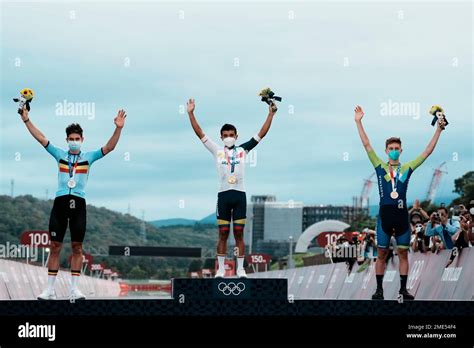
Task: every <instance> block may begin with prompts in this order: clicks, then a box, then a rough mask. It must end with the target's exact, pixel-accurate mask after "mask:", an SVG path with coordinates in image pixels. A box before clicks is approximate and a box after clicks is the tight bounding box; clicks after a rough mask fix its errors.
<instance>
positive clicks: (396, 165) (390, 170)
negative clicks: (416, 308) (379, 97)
mask: <svg viewBox="0 0 474 348" xmlns="http://www.w3.org/2000/svg"><path fill="white" fill-rule="evenodd" d="M354 111H355V122H356V124H357V129H358V131H359V135H360V138H361V140H362V144H363V145H364V147H365V150H366V151H367V154H368V156H369V159H370V161H371V162H372V165H373V166H374V168H375V172H376V174H377V183H378V188H379V194H380V209H379V215H378V219H377V261H376V263H375V274H376V278H377V290H376V291H375V293H374V294H373V295H372V299H374V300H383V287H382V283H383V275H384V272H385V264H386V262H385V260H386V258H387V256H388V251H389V249H388V248H389V245H390V238H391V237H392V235H394V236H395V239H396V241H397V248H398V257H399V259H400V291H399V293H400V295H401V296H402V297H403V299H405V300H413V299H414V297H413V295H411V294H410V293H409V292H408V290H407V288H406V283H407V278H408V248H409V246H410V235H411V229H410V223H409V221H408V219H409V218H408V209H407V203H406V193H407V188H408V182H409V180H410V176H411V175H412V173H413V171H414V170H415V169H416V168H418V166H420V165H421V164H422V163H423V162H424V161H425V160H426V158H427V157H428V156H429V155H430V154H431V153H432V152H433V150H434V148H435V146H436V143H437V142H438V139H439V136H440V134H441V131H442V130H443V126H444V124H442V123H443V122H444V121H442V120H441V121H439V123H438V125H437V127H436V130H435V133H434V135H433V137H432V139H431V141H430V142H429V144H428V146H427V147H426V149H425V151H423V153H422V154H421V155H420V156H418V157H417V158H416V159H414V160H412V161H410V162H407V163H405V164H401V163H400V161H399V157H400V154H401V153H402V143H401V140H400V139H399V138H394V137H392V138H389V139H387V141H386V142H385V153H386V154H387V155H388V161H387V162H384V161H383V160H381V159H380V158H379V157H378V156H377V155H376V154H375V151H374V149H373V148H372V146H371V145H370V142H369V138H368V137H367V134H366V133H365V130H364V127H363V126H362V118H363V117H364V110H362V108H361V107H360V106H356V108H355V110H354Z"/></svg>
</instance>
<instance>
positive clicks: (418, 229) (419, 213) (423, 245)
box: [409, 199, 430, 253]
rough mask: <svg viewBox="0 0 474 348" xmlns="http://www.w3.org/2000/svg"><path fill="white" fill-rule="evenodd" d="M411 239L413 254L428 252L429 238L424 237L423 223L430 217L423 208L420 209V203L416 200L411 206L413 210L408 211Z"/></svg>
mask: <svg viewBox="0 0 474 348" xmlns="http://www.w3.org/2000/svg"><path fill="white" fill-rule="evenodd" d="M409 213H410V226H411V239H410V248H411V250H412V251H413V252H416V251H419V252H421V253H423V252H425V251H427V250H428V246H429V244H430V237H427V236H426V235H425V226H424V224H423V223H424V221H426V220H429V219H430V217H429V215H428V213H427V212H426V211H424V210H423V208H421V207H420V201H419V200H418V199H417V200H416V201H415V203H414V204H413V208H411V209H410V210H409Z"/></svg>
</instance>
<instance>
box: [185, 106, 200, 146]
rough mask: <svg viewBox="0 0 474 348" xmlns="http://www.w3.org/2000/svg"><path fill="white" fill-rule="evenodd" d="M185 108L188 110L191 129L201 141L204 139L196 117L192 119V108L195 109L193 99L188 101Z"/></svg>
mask: <svg viewBox="0 0 474 348" xmlns="http://www.w3.org/2000/svg"><path fill="white" fill-rule="evenodd" d="M186 106H187V109H188V115H189V121H191V126H192V127H193V130H194V133H196V135H197V136H198V138H199V139H202V138H203V137H204V132H203V131H202V129H201V127H200V126H199V123H198V122H197V120H196V117H194V108H195V107H196V105H195V104H194V99H189V101H188V102H187V103H186Z"/></svg>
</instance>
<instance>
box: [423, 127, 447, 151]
mask: <svg viewBox="0 0 474 348" xmlns="http://www.w3.org/2000/svg"><path fill="white" fill-rule="evenodd" d="M442 122H443V121H442V120H440V121H438V122H437V124H436V130H435V133H434V135H433V137H432V138H431V140H430V142H429V143H428V146H426V149H425V151H423V152H422V153H421V156H422V157H423V158H427V157H428V156H429V155H431V153H432V152H433V150H434V149H435V147H436V144H437V143H438V139H439V136H440V135H441V132H442V131H443V129H442V128H441V126H442V125H443V124H442Z"/></svg>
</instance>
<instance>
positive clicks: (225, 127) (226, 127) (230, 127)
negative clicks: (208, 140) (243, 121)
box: [221, 123, 237, 135]
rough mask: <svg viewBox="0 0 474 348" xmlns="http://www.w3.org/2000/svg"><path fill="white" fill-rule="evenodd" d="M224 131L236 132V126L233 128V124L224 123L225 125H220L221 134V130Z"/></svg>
mask: <svg viewBox="0 0 474 348" xmlns="http://www.w3.org/2000/svg"><path fill="white" fill-rule="evenodd" d="M224 131H234V132H235V134H237V128H235V126H234V125H232V124H228V123H226V124H225V125H223V126H222V128H221V135H222V132H224Z"/></svg>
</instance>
